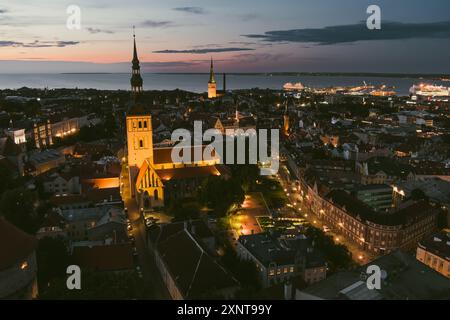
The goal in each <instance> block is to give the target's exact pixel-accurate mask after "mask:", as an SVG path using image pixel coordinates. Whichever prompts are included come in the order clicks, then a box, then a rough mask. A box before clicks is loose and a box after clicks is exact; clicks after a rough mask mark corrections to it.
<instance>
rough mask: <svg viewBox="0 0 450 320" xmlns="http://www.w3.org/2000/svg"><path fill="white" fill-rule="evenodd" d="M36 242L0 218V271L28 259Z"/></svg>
mask: <svg viewBox="0 0 450 320" xmlns="http://www.w3.org/2000/svg"><path fill="white" fill-rule="evenodd" d="M36 246H37V240H36V239H35V238H34V237H33V236H31V235H28V234H26V233H25V232H23V231H22V230H20V229H18V228H17V227H16V226H14V225H12V224H11V223H9V222H8V221H6V220H5V219H4V218H2V217H0V270H5V269H8V268H10V267H11V266H13V265H14V264H16V263H18V262H19V260H20V259H24V258H26V257H28V256H29V255H30V254H31V253H32V252H33V251H34V250H35V249H36Z"/></svg>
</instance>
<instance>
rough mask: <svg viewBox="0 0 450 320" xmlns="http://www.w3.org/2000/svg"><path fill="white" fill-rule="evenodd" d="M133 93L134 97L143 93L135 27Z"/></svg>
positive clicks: (132, 71) (131, 81) (131, 80)
mask: <svg viewBox="0 0 450 320" xmlns="http://www.w3.org/2000/svg"><path fill="white" fill-rule="evenodd" d="M130 83H131V91H132V92H133V95H136V94H139V93H141V92H142V84H143V81H142V77H141V67H140V65H139V58H138V55H137V49H136V34H135V31H134V26H133V60H132V70H131V79H130Z"/></svg>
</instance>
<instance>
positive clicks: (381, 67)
mask: <svg viewBox="0 0 450 320" xmlns="http://www.w3.org/2000/svg"><path fill="white" fill-rule="evenodd" d="M71 4H74V5H78V6H79V7H80V9H81V30H69V29H67V27H66V20H67V18H68V14H67V13H66V9H67V7H68V6H69V5H71ZM371 4H377V5H379V6H380V7H381V9H382V19H383V22H382V30H381V31H369V30H368V29H367V28H365V20H366V19H367V17H368V14H367V13H366V9H367V7H368V6H369V5H371ZM449 12H450V1H448V0H429V1H423V0H395V1H392V0H384V1H375V0H370V1H367V0H339V1H336V0H277V1H273V0H228V1H220V0H208V1H206V0H128V1H123V0H121V1H116V0H108V1H107V0H97V1H87V0H71V1H65V0H52V1H49V0H47V1H37V0H34V1H30V0H21V1H6V0H0V72H2V73H35V72H43V73H44V72H45V73H47V72H48V73H55V72H128V71H129V66H130V63H129V61H130V60H131V50H132V26H133V25H135V26H136V39H137V42H138V51H139V57H140V60H141V62H142V68H143V72H207V71H208V61H209V59H210V57H211V56H212V57H213V58H214V59H215V60H216V69H217V70H218V72H222V71H225V72H276V71H292V72H293V71H296V72H301V71H305V72H310V71H315V72H328V71H329V72H336V71H339V72H405V73H450V59H449V56H450V41H449V40H450V17H449Z"/></svg>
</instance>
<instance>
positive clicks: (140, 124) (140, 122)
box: [139, 121, 142, 129]
mask: <svg viewBox="0 0 450 320" xmlns="http://www.w3.org/2000/svg"><path fill="white" fill-rule="evenodd" d="M141 128H142V121H139V129H141Z"/></svg>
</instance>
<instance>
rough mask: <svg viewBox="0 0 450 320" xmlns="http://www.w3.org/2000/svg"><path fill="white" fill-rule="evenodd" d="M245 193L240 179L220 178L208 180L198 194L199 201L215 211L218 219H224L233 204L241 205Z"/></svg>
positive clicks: (209, 178) (214, 177)
mask: <svg viewBox="0 0 450 320" xmlns="http://www.w3.org/2000/svg"><path fill="white" fill-rule="evenodd" d="M244 199H245V193H244V190H243V189H242V186H241V184H240V182H239V180H238V179H235V178H232V179H229V180H224V179H222V178H220V177H216V176H213V177H208V178H206V179H205V180H204V181H203V183H202V184H201V186H200V187H199V189H198V192H197V200H198V202H199V203H201V204H202V205H204V206H207V207H209V208H211V209H213V210H214V213H215V215H216V216H217V217H223V216H224V215H225V214H226V213H227V212H228V209H229V208H230V207H231V205H233V204H241V203H242V202H243V201H244Z"/></svg>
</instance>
